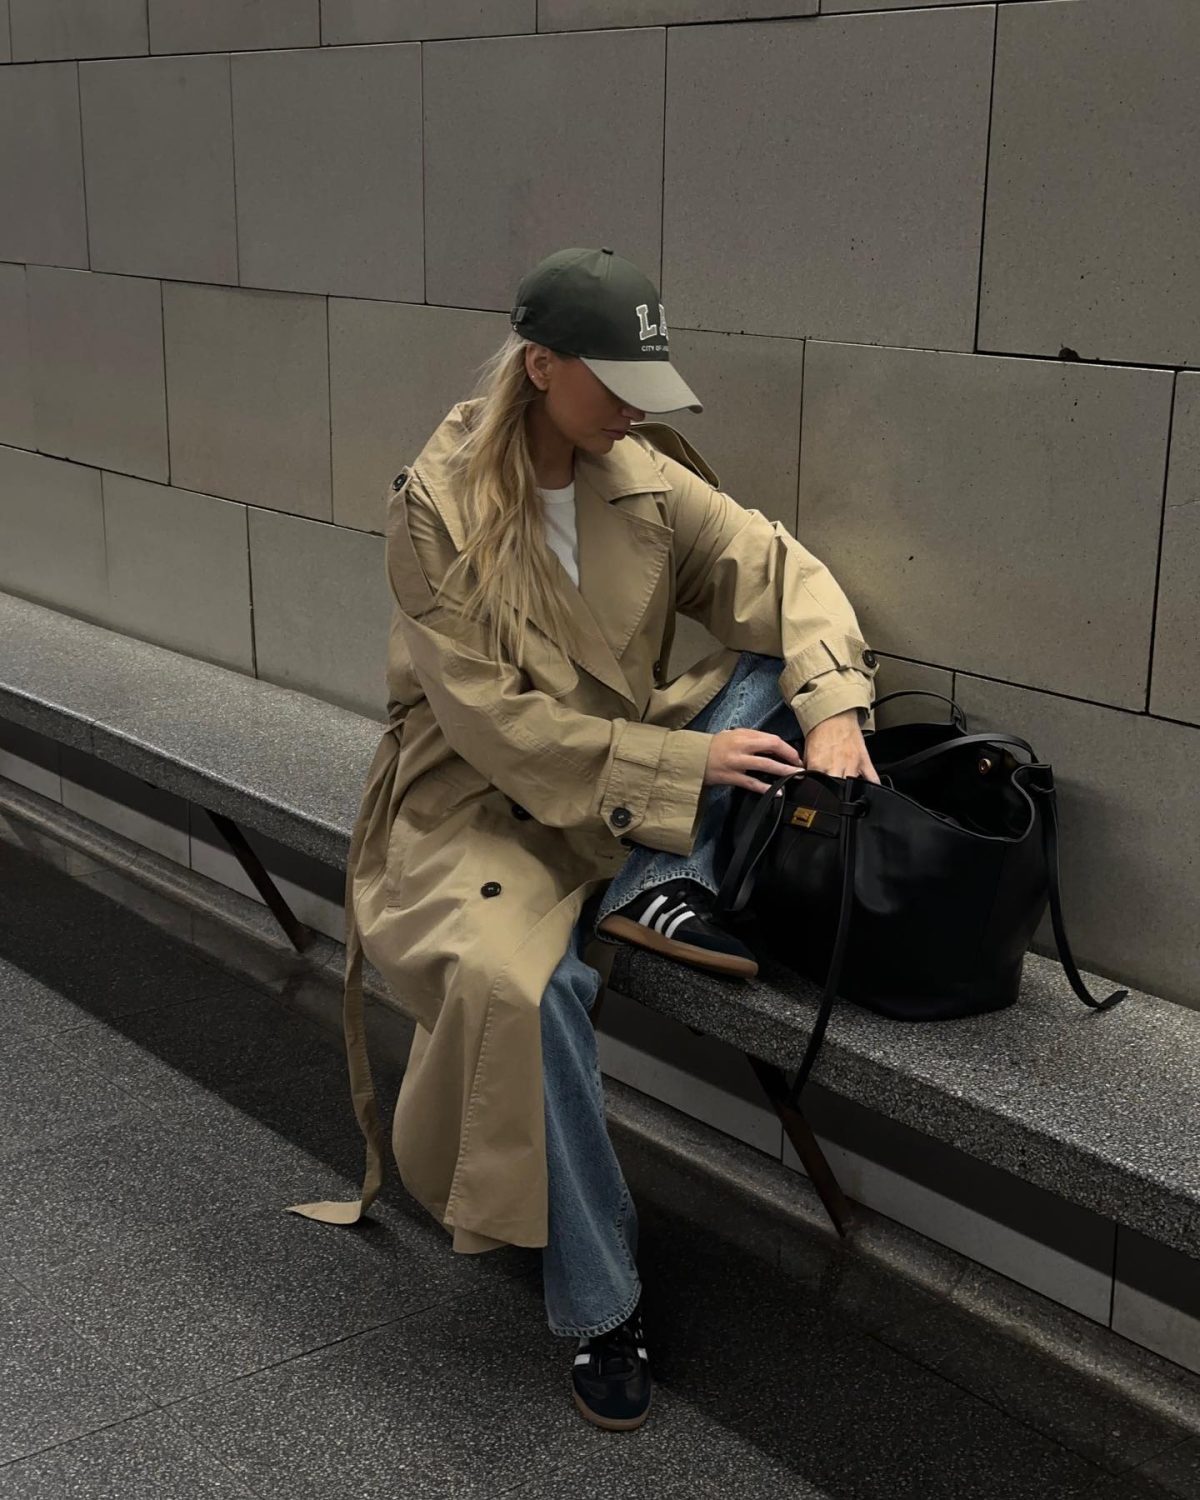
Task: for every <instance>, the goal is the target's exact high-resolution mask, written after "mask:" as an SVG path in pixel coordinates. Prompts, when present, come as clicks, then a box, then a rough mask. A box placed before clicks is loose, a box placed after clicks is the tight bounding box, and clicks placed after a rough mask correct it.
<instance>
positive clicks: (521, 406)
mask: <svg viewBox="0 0 1200 1500" xmlns="http://www.w3.org/2000/svg"><path fill="white" fill-rule="evenodd" d="M529 345H530V340H528V339H524V338H522V337H521V336H520V335H519V334H517V333H515V332H510V333H509V334H508V336H507V337H506V339H505V340H504V342H503V343H502V344H501V345H500V347H499V348H498V349H497V350H496V352H495V353H494V354H492V355H491V356H490V357H489V358H488V359H487V360H485V361H484V363H483V364H482V365H480V366H479V367H478V368H479V372H480V373H479V375H478V378H477V381H476V384H475V389H474V391H473V392H472V396H473V397H474V398H480V404H479V405H478V406H477V407H476V408H475V411H474V414H473V417H472V419H471V423H470V427H469V429H468V432H467V436H466V437H465V438H464V439H463V440H462V442H461V443H459V445H458V446H457V447H456V448H455V449H454V450H453V452H452V453H451V454H450V459H449V462H450V464H451V466H452V468H453V470H454V472H455V474H456V476H457V478H458V480H459V483H460V485H461V488H462V497H463V498H462V500H461V502H460V503H461V505H462V509H463V514H464V517H465V519H466V537H465V541H464V543H463V547H462V550H461V552H460V553H459V555H458V556H457V557H456V558H455V559H454V561H453V563H452V564H451V565H450V567H449V569H448V570H447V572H446V576H445V577H444V578H443V580H442V583H441V586H440V588H439V590H438V593H439V595H440V594H441V593H442V592H443V591H444V590H446V589H447V587H448V586H449V585H450V584H451V583H452V582H455V581H458V582H460V584H461V585H463V587H464V588H465V592H462V591H461V590H460V591H459V592H458V595H457V597H456V599H455V603H456V606H457V607H458V609H460V610H461V611H462V612H463V614H465V615H466V616H467V618H468V619H472V620H476V621H478V622H480V623H482V624H483V626H484V629H485V632H486V638H487V641H488V644H489V647H490V650H491V652H492V654H493V655H495V656H502V655H507V654H510V653H511V656H512V658H514V659H516V660H519V659H520V657H521V654H522V652H523V650H524V646H525V636H526V625H527V623H528V621H529V616H530V613H531V606H532V607H536V609H537V612H538V613H539V615H540V618H541V619H542V620H544V621H545V622H546V624H547V625H548V627H549V629H550V632H551V634H552V635H553V636H554V639H555V640H556V641H557V642H558V644H559V645H561V646H563V647H564V648H569V647H570V646H571V645H573V644H574V640H573V636H574V630H573V626H572V622H571V617H570V615H569V613H568V611H567V607H566V604H565V602H564V601H563V598H562V595H561V593H560V591H559V588H558V586H557V574H556V570H555V568H554V558H553V554H552V552H551V551H550V548H549V547H548V546H547V545H546V530H545V518H544V512H543V509H542V501H541V497H540V495H539V494H538V483H537V476H536V474H535V472H534V468H533V460H532V458H531V456H530V452H529V440H528V433H527V430H526V425H525V413H526V411H527V409H528V408H529V407H530V406H531V405H532V404H533V402H534V401H535V400H536V399H537V397H538V396H539V395H540V394H541V392H540V391H539V390H538V387H537V386H536V385H535V384H534V383H533V381H532V380H530V378H529V375H528V372H527V371H526V369H525V350H526V349H527V348H528V347H529Z"/></svg>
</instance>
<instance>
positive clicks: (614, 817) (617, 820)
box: [608, 807, 633, 828]
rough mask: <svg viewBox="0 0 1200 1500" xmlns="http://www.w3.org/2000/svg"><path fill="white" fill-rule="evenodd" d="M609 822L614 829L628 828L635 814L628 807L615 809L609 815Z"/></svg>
mask: <svg viewBox="0 0 1200 1500" xmlns="http://www.w3.org/2000/svg"><path fill="white" fill-rule="evenodd" d="M608 821H609V822H610V823H611V824H612V826H613V827H614V828H628V827H629V825H630V823H632V822H633V814H632V813H631V812H630V811H629V809H628V808H627V807H614V808H613V810H612V812H610V813H609V815H608Z"/></svg>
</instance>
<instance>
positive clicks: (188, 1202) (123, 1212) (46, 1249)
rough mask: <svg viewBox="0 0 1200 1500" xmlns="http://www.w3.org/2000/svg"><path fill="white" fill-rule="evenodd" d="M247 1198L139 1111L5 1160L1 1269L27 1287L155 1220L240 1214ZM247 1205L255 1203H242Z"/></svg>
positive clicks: (178, 1135)
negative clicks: (58, 1142) (65, 1140)
mask: <svg viewBox="0 0 1200 1500" xmlns="http://www.w3.org/2000/svg"><path fill="white" fill-rule="evenodd" d="M245 1199H246V1192H245V1185H244V1183H243V1182H239V1181H237V1180H235V1179H233V1178H231V1177H230V1176H229V1175H227V1174H225V1173H224V1172H223V1171H222V1164H221V1162H220V1161H219V1160H214V1159H213V1157H212V1155H211V1153H210V1152H209V1151H208V1150H207V1149H206V1147H205V1144H204V1143H203V1142H202V1141H201V1142H197V1141H194V1140H190V1139H189V1138H188V1137H187V1136H186V1135H185V1134H184V1133H183V1132H182V1131H177V1130H175V1129H174V1128H173V1127H171V1126H170V1125H169V1124H168V1123H167V1122H166V1121H165V1120H164V1119H163V1117H162V1116H161V1115H158V1114H154V1113H153V1112H151V1111H149V1110H146V1111H138V1112H136V1113H131V1114H128V1115H125V1116H123V1117H121V1118H120V1119H119V1120H117V1121H115V1122H110V1123H108V1124H105V1125H101V1126H94V1127H92V1128H91V1129H89V1130H84V1131H80V1132H79V1134H78V1135H77V1136H75V1137H74V1138H73V1139H72V1140H71V1141H70V1142H69V1144H67V1145H65V1146H64V1145H55V1146H51V1147H42V1148H39V1149H36V1150H31V1151H26V1152H23V1153H22V1154H21V1155H19V1156H14V1157H13V1158H11V1159H10V1161H9V1163H8V1164H7V1166H6V1168H5V1191H4V1193H3V1195H0V1270H3V1271H7V1272H8V1273H10V1274H11V1275H13V1276H16V1277H17V1278H18V1279H19V1280H21V1281H23V1282H25V1283H26V1284H27V1285H30V1286H31V1287H33V1288H34V1289H35V1290H36V1288H37V1280H38V1278H39V1277H40V1276H42V1275H44V1274H45V1273H46V1272H48V1271H50V1270H53V1269H56V1268H58V1267H60V1266H63V1265H65V1264H67V1263H68V1262H70V1261H72V1260H77V1259H79V1258H81V1257H84V1256H89V1257H91V1258H93V1259H94V1260H95V1261H97V1262H102V1261H103V1260H104V1258H105V1257H106V1256H108V1255H111V1254H113V1253H116V1252H117V1251H118V1250H119V1248H120V1247H121V1246H122V1245H123V1244H126V1243H128V1242H129V1241H130V1240H131V1239H137V1238H138V1237H139V1236H140V1235H143V1234H145V1233H147V1232H148V1231H151V1230H153V1229H155V1228H157V1227H159V1226H161V1225H162V1224H163V1223H170V1222H184V1221H188V1220H193V1219H203V1218H205V1217H206V1216H209V1215H212V1214H220V1213H230V1212H232V1213H241V1212H244V1211H245V1209H246V1207H247V1204H246V1201H245ZM249 1206H250V1207H254V1206H256V1205H254V1204H250V1205H249Z"/></svg>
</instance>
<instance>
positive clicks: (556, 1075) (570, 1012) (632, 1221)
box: [541, 651, 799, 1338]
mask: <svg viewBox="0 0 1200 1500" xmlns="http://www.w3.org/2000/svg"><path fill="white" fill-rule="evenodd" d="M782 670H783V663H782V662H781V661H779V660H777V659H776V658H775V657H772V656H757V655H754V654H752V653H751V652H748V651H747V652H743V653H742V655H741V656H740V657H739V659H738V661H737V664H736V666H735V667H734V670H733V674H732V676H731V677H730V679H729V681H728V682H727V683H726V685H725V686H724V687H723V688H722V689H721V691H720V692H719V693H718V694H717V696H716V697H715V698H714V699H713V700H712V702H711V703H709V704H708V705H707V706H706V707H705V708H703V709H702V710H701V711H700V712H699V713H698V714H697V715H696V716H695V718H694V719H692V720H691V721H690V723H689V724H688V726H687V727H688V728H689V729H697V730H701V731H703V732H704V733H707V734H715V733H716V732H717V731H718V730H720V729H733V728H743V729H764V730H766V731H767V732H768V733H771V734H778V735H781V736H783V737H785V738H790V739H795V738H796V736H797V733H798V728H799V726H798V725H797V722H796V716H795V714H794V713H793V712H792V710H791V708H790V707H789V706H788V705H787V704H786V703H785V702H784V701H783V700H782V699H781V697H780V695H779V674H780V672H781V671H782ZM730 791H731V788H730V787H728V786H710V787H705V789H704V792H703V793H702V797H703V799H704V812H703V814H702V817H701V822H700V827H699V829H698V831H697V834H696V840H695V844H694V847H693V850H692V853H691V854H690V855H680V854H667V853H664V852H662V851H661V850H656V849H648V848H636V849H634V850H633V852H632V853H631V854H630V855H629V858H628V859H627V860H626V861H625V863H624V864H623V865H622V866H621V868H620V870H619V871H618V872H617V874H616V876H615V877H614V878H613V880H612V881H611V882H610V884H609V886H608V889H607V890H606V891H605V892H604V895H603V899H602V900H601V902H600V903H599V905H598V906H597V904H596V903H595V902H594V901H590V902H588V903H587V905H586V906H585V908H584V910H583V912H582V913H581V914H580V918H579V920H578V921H577V922H576V924H575V927H574V929H573V931H572V933H571V938H570V941H569V942H568V944H567V951H566V952H565V953H564V954H563V957H562V958H561V960H560V961H559V964H558V967H557V968H556V969H555V971H554V973H553V974H552V975H551V976H550V980H549V983H548V984H547V985H546V989H545V991H544V992H543V995H542V1001H541V1031H542V1079H543V1090H544V1095H545V1101H546V1172H547V1189H548V1195H549V1203H548V1215H549V1223H548V1228H547V1235H548V1240H547V1244H546V1245H545V1247H544V1248H543V1250H542V1284H543V1287H544V1289H545V1298H546V1316H547V1320H548V1322H549V1324H550V1331H551V1332H552V1333H557V1334H562V1335H564V1336H566V1335H570V1336H573V1337H576V1338H582V1337H584V1336H587V1335H594V1334H600V1333H607V1332H608V1330H609V1329H610V1328H615V1327H616V1326H617V1324H618V1323H621V1322H624V1320H625V1319H626V1318H627V1317H628V1316H629V1314H630V1313H631V1312H632V1311H633V1309H634V1308H635V1307H636V1305H637V1301H638V1297H639V1296H640V1295H641V1290H642V1287H641V1282H640V1280H639V1278H638V1271H637V1238H638V1218H637V1209H636V1207H635V1205H634V1202H633V1199H632V1197H631V1196H630V1192H629V1188H628V1186H627V1185H626V1182H625V1178H624V1176H623V1175H622V1173H621V1166H620V1163H619V1162H618V1160H617V1157H616V1153H615V1152H614V1150H613V1146H612V1142H611V1140H610V1139H609V1136H608V1126H607V1122H606V1120H605V1115H604V1086H603V1084H602V1082H601V1079H600V1066H599V1062H598V1060H597V1052H596V1033H595V1029H594V1027H593V1026H592V1021H591V1011H592V1007H593V1005H594V1004H595V1002H596V996H597V994H598V993H599V989H600V975H599V973H598V972H597V970H595V969H593V968H592V967H591V965H590V964H586V963H584V961H583V957H582V947H583V944H584V943H585V942H586V940H587V938H588V937H589V936H590V931H589V930H588V929H589V928H592V927H594V924H595V923H596V922H598V921H599V920H600V918H601V917H603V916H605V915H606V914H607V913H608V912H610V911H612V910H613V909H614V908H615V907H618V906H624V905H625V903H626V902H627V901H632V900H633V898H634V897H635V896H637V895H638V894H640V892H642V891H644V890H646V889H647V887H649V886H652V885H658V884H660V883H661V882H662V881H664V880H674V879H678V878H680V877H681V876H687V877H689V878H690V879H692V880H696V881H698V882H699V883H700V884H701V885H703V886H704V887H706V889H708V890H710V891H715V890H716V889H717V879H716V873H715V869H714V855H715V851H716V843H717V836H718V834H719V832H720V828H721V823H722V820H723V819H724V817H725V811H726V808H727V806H728V801H729V793H730Z"/></svg>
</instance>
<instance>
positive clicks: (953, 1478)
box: [731, 1304, 1141, 1500]
mask: <svg viewBox="0 0 1200 1500" xmlns="http://www.w3.org/2000/svg"><path fill="white" fill-rule="evenodd" d="M741 1373H742V1375H743V1376H744V1377H745V1378H747V1379H751V1378H754V1377H755V1376H756V1375H757V1377H758V1382H757V1383H758V1396H759V1399H758V1401H757V1402H756V1403H755V1404H754V1405H753V1406H752V1407H751V1408H750V1409H748V1410H747V1411H746V1412H744V1413H742V1414H741V1415H739V1416H738V1417H737V1419H736V1420H735V1421H734V1422H733V1423H732V1424H731V1425H732V1428H733V1430H734V1431H736V1432H737V1433H738V1435H739V1436H740V1437H741V1438H742V1439H743V1440H745V1441H747V1442H750V1443H751V1444H753V1445H754V1446H755V1447H756V1448H757V1449H758V1450H759V1451H760V1452H761V1453H763V1454H764V1456H767V1457H770V1458H772V1459H773V1460H774V1461H775V1462H777V1463H780V1464H785V1465H786V1466H787V1467H789V1468H790V1469H791V1470H792V1471H793V1472H795V1473H797V1474H799V1475H801V1476H802V1477H803V1479H804V1480H805V1482H806V1483H808V1484H813V1485H815V1486H816V1487H817V1488H818V1490H819V1491H822V1492H825V1493H828V1494H829V1495H832V1496H837V1497H838V1500H852V1497H856V1500H857V1497H862V1500H868V1497H870V1500H876V1497H879V1500H882V1497H885V1496H886V1497H888V1500H1000V1497H1004V1500H1024V1497H1029V1500H1035V1497H1036V1500H1045V1497H1048V1496H1053V1497H1055V1500H1094V1497H1095V1496H1096V1495H1097V1494H1108V1493H1111V1492H1112V1487H1113V1485H1118V1486H1124V1488H1123V1489H1121V1488H1118V1489H1117V1490H1116V1493H1125V1492H1126V1491H1128V1493H1129V1494H1131V1495H1132V1494H1135V1493H1139V1490H1140V1489H1141V1487H1140V1486H1139V1485H1138V1483H1137V1482H1136V1481H1134V1480H1132V1479H1128V1478H1125V1477H1123V1478H1122V1479H1121V1480H1117V1481H1112V1482H1111V1484H1110V1478H1111V1477H1110V1476H1106V1475H1105V1474H1104V1473H1103V1471H1101V1470H1100V1469H1098V1468H1097V1467H1096V1466H1095V1465H1094V1464H1092V1463H1091V1462H1090V1461H1089V1460H1088V1459H1086V1458H1083V1457H1082V1456H1080V1455H1079V1454H1076V1453H1072V1452H1070V1451H1068V1450H1067V1449H1065V1448H1062V1447H1061V1446H1059V1445H1058V1444H1057V1443H1055V1442H1052V1441H1051V1440H1049V1439H1048V1438H1045V1437H1043V1436H1042V1435H1040V1434H1039V1433H1037V1432H1034V1431H1033V1430H1032V1429H1031V1428H1029V1427H1028V1426H1026V1425H1025V1424H1024V1423H1022V1422H1018V1421H1015V1420H1014V1419H1012V1418H1010V1417H1008V1416H1006V1415H1005V1414H1004V1413H1002V1412H999V1411H998V1410H997V1409H996V1408H995V1407H994V1406H992V1405H990V1404H989V1403H988V1402H986V1401H983V1400H981V1399H979V1398H978V1397H975V1396H972V1395H970V1394H969V1393H968V1392H966V1391H963V1390H962V1389H960V1388H959V1387H958V1386H956V1385H953V1384H951V1383H950V1382H949V1381H947V1380H945V1379H943V1378H942V1377H941V1376H939V1375H937V1374H935V1373H934V1372H933V1371H930V1370H927V1369H925V1368H924V1367H922V1366H920V1365H917V1364H914V1363H913V1362H912V1361H911V1360H909V1359H906V1358H905V1357H903V1356H902V1355H899V1354H897V1353H896V1351H894V1350H892V1349H889V1348H887V1347H886V1346H885V1345H883V1344H881V1343H879V1342H878V1341H877V1340H875V1339H874V1338H872V1337H871V1336H869V1335H865V1334H859V1333H857V1332H855V1331H854V1330H852V1329H848V1328H844V1327H843V1328H839V1327H837V1326H836V1324H835V1323H834V1322H832V1321H831V1322H825V1323H823V1324H821V1325H819V1326H817V1327H814V1326H813V1325H812V1323H811V1322H808V1323H805V1322H803V1321H798V1320H797V1319H796V1317H795V1314H794V1313H793V1311H792V1309H790V1308H789V1307H788V1306H787V1305H786V1304H777V1306H776V1309H775V1333H774V1337H773V1339H772V1340H771V1341H770V1342H769V1343H767V1344H765V1345H764V1347H763V1350H762V1353H761V1355H760V1357H759V1360H758V1361H757V1367H756V1368H750V1369H743V1370H742V1372H741Z"/></svg>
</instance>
